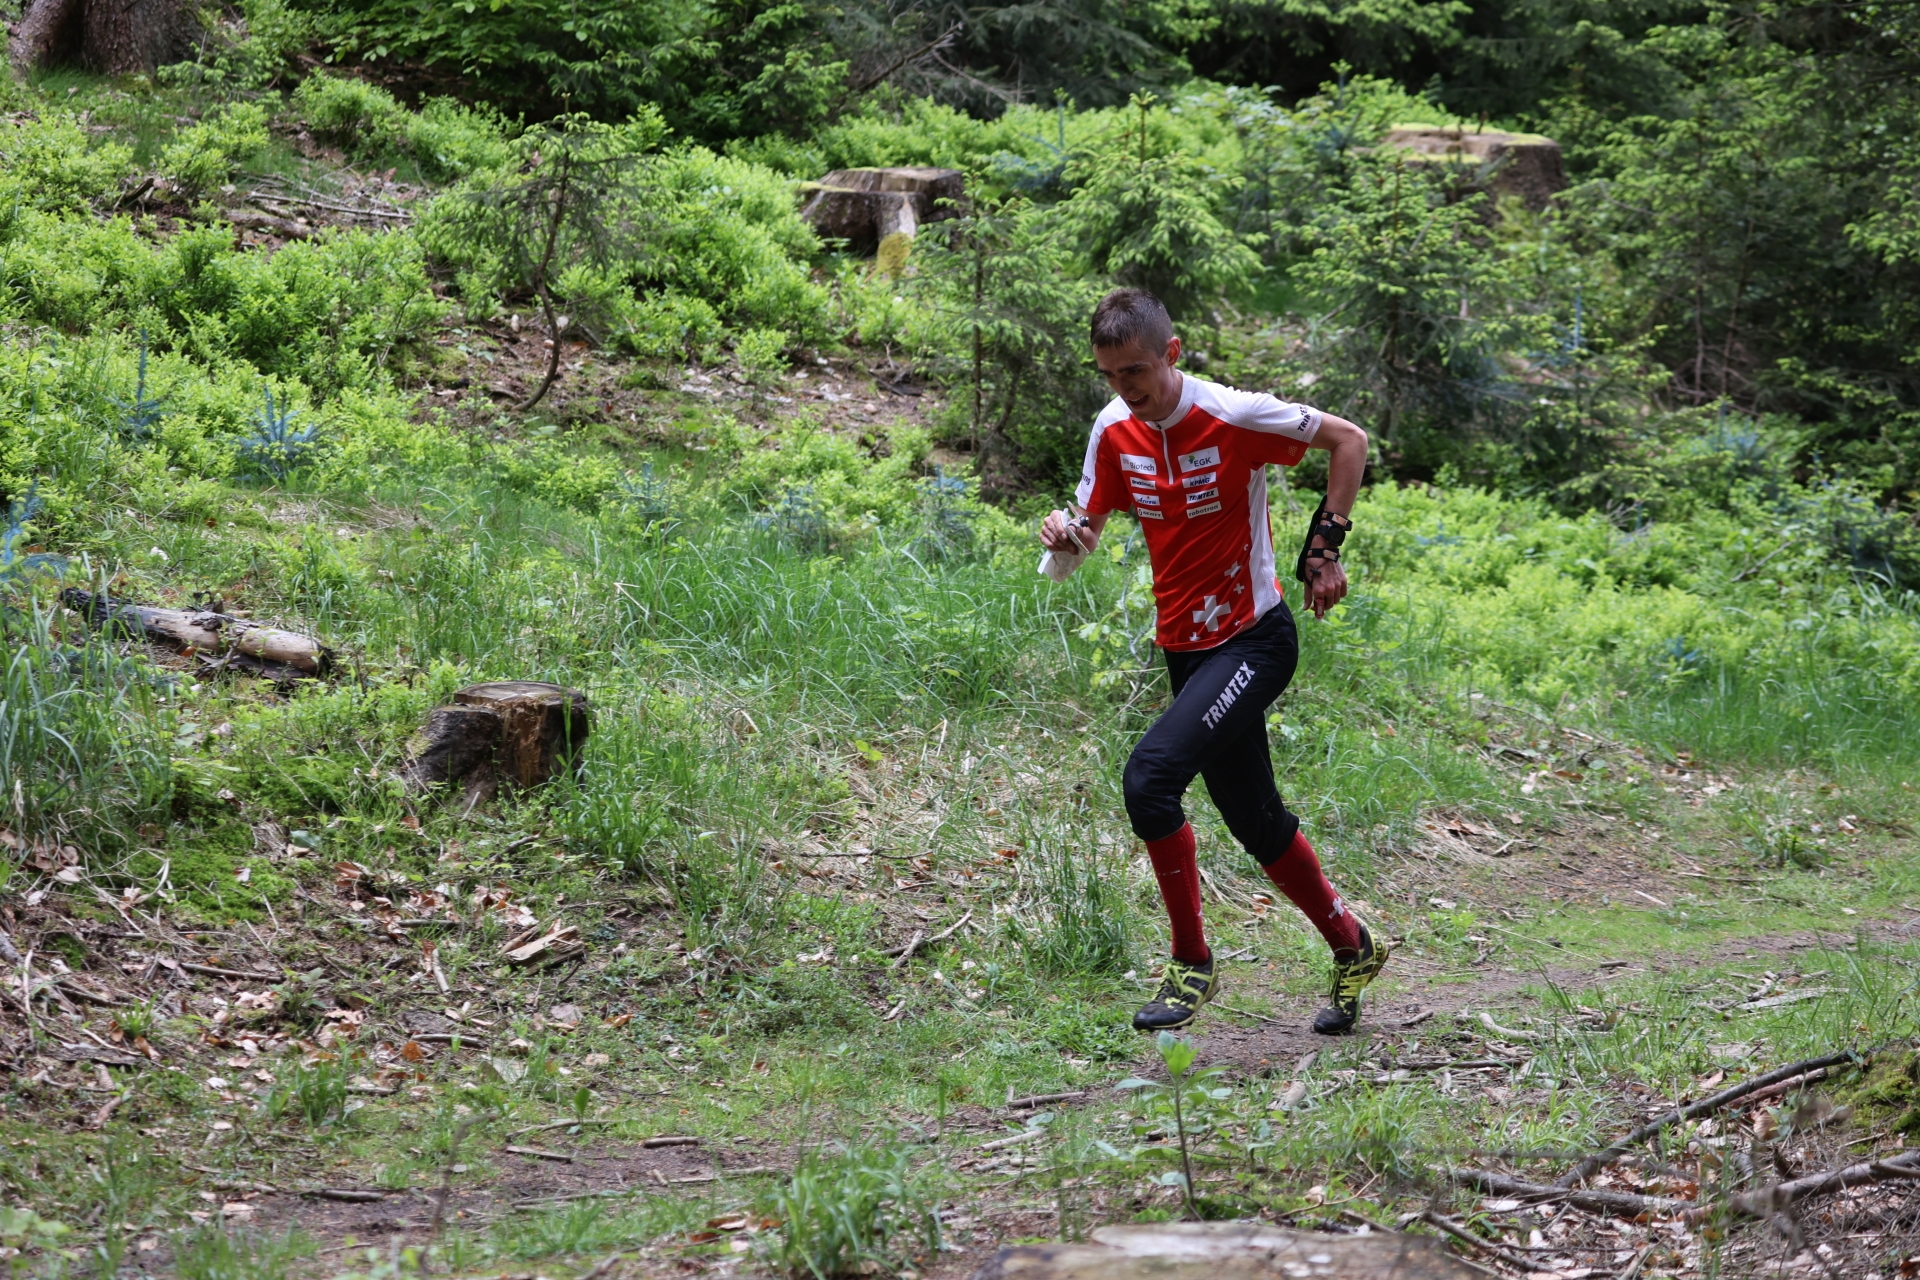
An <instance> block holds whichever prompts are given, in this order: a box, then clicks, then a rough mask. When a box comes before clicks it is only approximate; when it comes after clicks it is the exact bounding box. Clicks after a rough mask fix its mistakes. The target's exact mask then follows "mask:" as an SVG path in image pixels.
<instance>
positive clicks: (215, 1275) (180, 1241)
mask: <svg viewBox="0 0 1920 1280" xmlns="http://www.w3.org/2000/svg"><path fill="white" fill-rule="evenodd" d="M314 1249H315V1245H314V1242H313V1239H312V1238H311V1237H309V1236H308V1235H306V1234H305V1233H304V1232H300V1231H289V1232H287V1234H286V1235H283V1236H265V1235H246V1234H240V1235H235V1234H230V1233H229V1232H228V1231H227V1229H226V1228H225V1227H223V1226H221V1225H219V1224H218V1223H208V1224H207V1225H206V1226H203V1227H197V1228H195V1229H193V1230H191V1231H183V1232H181V1233H179V1234H178V1235H176V1236H174V1238H173V1266H174V1274H176V1275H177V1276H179V1277H180V1280H286V1277H287V1276H288V1275H290V1274H291V1273H292V1270H293V1264H294V1263H295V1262H296V1261H298V1260H299V1259H301V1258H310V1257H312V1256H313V1254H314Z"/></svg>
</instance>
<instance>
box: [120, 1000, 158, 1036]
mask: <svg viewBox="0 0 1920 1280" xmlns="http://www.w3.org/2000/svg"><path fill="white" fill-rule="evenodd" d="M113 1025H114V1026H116V1027H118V1028H120V1030H121V1032H122V1033H123V1034H125V1036H126V1037H127V1039H129V1040H142V1039H151V1038H152V1036H153V1033H154V1031H155V1030H156V1029H158V1028H159V1026H160V1006H159V1004H158V1002H157V1001H155V1000H154V999H152V998H151V997H149V998H148V999H145V1000H140V1001H136V1002H135V1003H133V1004H129V1005H123V1006H122V1007H121V1008H120V1009H118V1010H116V1011H115V1013H114V1015H113Z"/></svg>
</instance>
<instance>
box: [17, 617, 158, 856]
mask: <svg viewBox="0 0 1920 1280" xmlns="http://www.w3.org/2000/svg"><path fill="white" fill-rule="evenodd" d="M0 624H3V625H4V630H3V631H0V634H4V636H5V644H6V646H7V654H6V658H5V663H4V666H0V823H4V824H8V825H12V826H14V827H15V828H16V829H17V831H18V832H19V834H21V835H22V836H25V837H27V838H29V839H32V838H35V837H39V836H75V837H80V838H83V839H87V840H92V839H102V840H110V839H113V838H115V833H116V831H117V830H118V829H120V828H122V827H125V826H129V825H138V824H139V823H140V822H142V821H146V820H148V819H149V818H151V817H153V816H155V815H157V814H159V813H160V812H162V811H163V810H164V809H165V806H166V805H167V803H168V801H169V799H170V795H171V788H172V767H171V763H170V760H169V755H168V743H167V739H166V737H165V736H164V735H165V722H166V715H165V709H164V704H163V699H162V696H161V692H160V690H161V687H162V685H163V683H164V682H165V680H166V679H167V677H165V676H163V675H161V674H159V673H156V672H155V671H153V670H152V669H151V668H147V667H143V666H141V665H138V664H136V663H134V662H131V661H129V660H128V659H126V658H123V657H122V656H121V655H120V654H119V653H118V652H117V651H116V648H115V646H113V645H112V644H111V643H109V642H107V641H104V640H101V639H100V638H98V637H89V638H87V639H86V640H85V641H84V643H82V644H81V645H79V646H77V647H75V646H69V645H66V644H64V643H62V641H61V640H60V638H59V637H57V636H56V634H55V633H54V631H53V630H52V627H51V623H50V619H49V616H48V615H47V614H45V613H41V612H37V611H36V612H33V613H13V614H10V615H7V616H6V617H5V618H4V619H0Z"/></svg>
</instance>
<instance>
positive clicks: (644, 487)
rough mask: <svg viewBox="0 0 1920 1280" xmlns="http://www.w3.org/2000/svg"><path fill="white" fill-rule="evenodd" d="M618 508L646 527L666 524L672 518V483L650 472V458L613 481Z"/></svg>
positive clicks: (656, 527) (651, 527)
mask: <svg viewBox="0 0 1920 1280" xmlns="http://www.w3.org/2000/svg"><path fill="white" fill-rule="evenodd" d="M615 488H616V490H617V492H618V501H619V503H620V506H621V509H622V510H624V511H625V512H626V513H627V514H628V515H630V516H632V517H633V518H634V519H636V520H638V521H639V522H640V523H641V524H643V525H645V526H646V527H647V528H648V529H649V530H653V529H658V528H660V527H661V526H669V525H671V524H673V523H674V520H673V485H672V483H671V482H670V481H669V480H668V479H667V477H665V476H658V475H655V474H654V471H653V464H652V463H651V462H648V463H644V464H642V466H641V468H640V470H639V471H638V472H637V473H636V472H632V471H629V472H627V473H626V474H625V475H623V476H621V477H620V479H619V480H618V481H616V482H615Z"/></svg>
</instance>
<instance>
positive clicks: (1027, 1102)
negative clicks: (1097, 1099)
mask: <svg viewBox="0 0 1920 1280" xmlns="http://www.w3.org/2000/svg"><path fill="white" fill-rule="evenodd" d="M1086 1096H1087V1091H1086V1090H1085V1089H1075V1090H1072V1091H1071V1092H1068V1093H1036V1094H1034V1095H1033V1096H1032V1097H1030V1098H1010V1099H1008V1100H1007V1110H1009V1111H1019V1110H1021V1109H1023V1108H1029V1107H1044V1106H1046V1105H1047V1104H1048V1103H1050V1102H1077V1101H1079V1100H1080V1099H1081V1098H1084V1097H1086Z"/></svg>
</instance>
